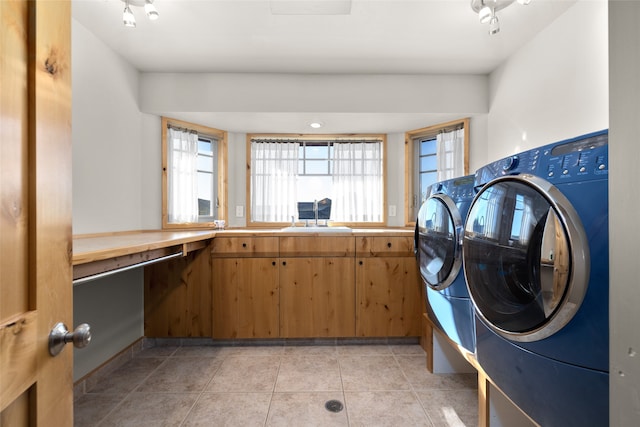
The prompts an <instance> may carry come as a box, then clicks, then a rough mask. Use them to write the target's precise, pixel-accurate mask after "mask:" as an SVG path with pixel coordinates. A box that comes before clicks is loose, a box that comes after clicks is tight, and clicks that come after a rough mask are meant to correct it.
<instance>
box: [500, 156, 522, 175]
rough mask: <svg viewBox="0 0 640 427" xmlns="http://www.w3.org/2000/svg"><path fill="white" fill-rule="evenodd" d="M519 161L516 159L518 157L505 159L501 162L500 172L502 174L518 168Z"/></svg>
mask: <svg viewBox="0 0 640 427" xmlns="http://www.w3.org/2000/svg"><path fill="white" fill-rule="evenodd" d="M519 160H520V159H519V158H518V156H511V157H507V158H506V159H504V160H503V162H502V170H503V171H504V172H508V171H511V170H514V169H515V168H516V167H518V162H519Z"/></svg>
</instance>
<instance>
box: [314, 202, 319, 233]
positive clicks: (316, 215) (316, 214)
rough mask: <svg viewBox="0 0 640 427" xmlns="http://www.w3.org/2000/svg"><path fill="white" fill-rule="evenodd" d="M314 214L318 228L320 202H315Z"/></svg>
mask: <svg viewBox="0 0 640 427" xmlns="http://www.w3.org/2000/svg"><path fill="white" fill-rule="evenodd" d="M313 214H314V216H315V218H316V227H317V226H318V201H317V200H314V201H313Z"/></svg>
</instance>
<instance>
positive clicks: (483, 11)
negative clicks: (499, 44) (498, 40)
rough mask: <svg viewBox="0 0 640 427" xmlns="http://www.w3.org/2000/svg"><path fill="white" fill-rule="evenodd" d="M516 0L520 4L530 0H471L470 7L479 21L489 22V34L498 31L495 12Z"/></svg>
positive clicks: (498, 23)
mask: <svg viewBox="0 0 640 427" xmlns="http://www.w3.org/2000/svg"><path fill="white" fill-rule="evenodd" d="M516 1H517V2H518V3H519V4H522V5H528V4H529V3H531V0H471V9H473V11H474V12H476V13H477V14H478V19H480V23H482V24H489V34H492V35H493V34H497V33H499V32H500V21H498V15H497V12H498V11H499V10H502V9H504V8H505V7H507V6H510V5H511V4H512V3H514V2H516Z"/></svg>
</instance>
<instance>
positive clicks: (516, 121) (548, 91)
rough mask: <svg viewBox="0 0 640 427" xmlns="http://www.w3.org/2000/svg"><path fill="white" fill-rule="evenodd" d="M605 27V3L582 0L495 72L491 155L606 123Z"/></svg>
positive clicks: (502, 154)
mask: <svg viewBox="0 0 640 427" xmlns="http://www.w3.org/2000/svg"><path fill="white" fill-rule="evenodd" d="M607 31H608V25H607V4H606V2H604V1H593V0H581V1H579V2H577V3H576V4H575V5H574V6H572V7H571V8H569V9H568V10H567V11H566V12H565V13H564V14H563V15H561V16H560V17H558V19H556V21H555V22H553V23H552V24H551V25H549V26H548V27H547V28H546V29H545V30H544V31H542V32H541V33H539V34H538V35H537V36H536V37H535V38H534V39H533V40H532V41H531V42H529V43H528V44H527V45H526V46H524V47H523V48H521V49H520V50H519V51H518V52H517V53H516V54H514V55H513V56H512V57H511V58H509V60H508V61H507V62H506V63H504V64H503V65H502V66H501V67H499V68H498V69H497V70H496V71H494V72H493V73H491V75H490V90H489V97H490V107H489V118H488V146H487V160H488V161H493V160H497V159H500V158H502V157H506V156H509V155H511V154H514V153H517V152H519V151H524V150H527V149H529V148H534V147H537V146H540V145H544V144H549V143H552V142H555V141H560V140H563V139H566V138H570V137H574V136H578V135H582V134H585V133H589V132H593V131H597V130H601V129H606V128H608V126H609V89H608V81H609V80H608V48H607V40H608V33H607ZM501 36H508V35H507V34H501Z"/></svg>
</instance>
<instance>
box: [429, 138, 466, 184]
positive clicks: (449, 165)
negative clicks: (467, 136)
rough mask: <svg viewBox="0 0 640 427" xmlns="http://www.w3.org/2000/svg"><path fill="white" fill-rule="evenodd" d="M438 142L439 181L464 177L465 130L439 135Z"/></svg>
mask: <svg viewBox="0 0 640 427" xmlns="http://www.w3.org/2000/svg"><path fill="white" fill-rule="evenodd" d="M436 140H437V142H436V150H437V158H438V181H443V180H445V179H451V178H457V177H459V176H462V175H464V129H459V130H454V131H452V132H444V133H439V134H438V136H437V137H436Z"/></svg>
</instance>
